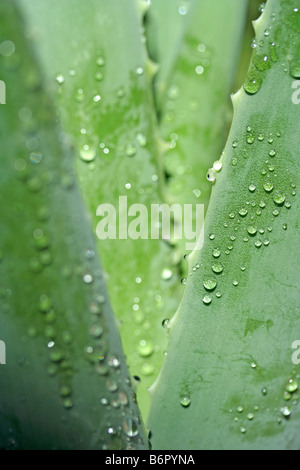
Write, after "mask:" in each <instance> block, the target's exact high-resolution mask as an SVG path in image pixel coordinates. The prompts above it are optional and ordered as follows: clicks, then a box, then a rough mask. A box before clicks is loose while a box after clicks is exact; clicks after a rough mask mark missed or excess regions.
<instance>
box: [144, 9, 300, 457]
mask: <svg viewBox="0 0 300 470" xmlns="http://www.w3.org/2000/svg"><path fill="white" fill-rule="evenodd" d="M255 31H256V43H255V44H254V46H255V45H256V47H254V53H253V57H252V63H251V65H250V68H249V72H248V75H247V78H246V81H245V84H244V88H243V89H241V90H240V91H239V92H238V93H237V94H236V95H235V96H234V98H233V102H234V119H233V124H232V127H231V131H230V134H229V138H228V142H227V144H226V148H225V152H224V155H223V157H222V159H221V163H222V165H223V169H222V171H221V172H220V174H218V175H217V178H216V183H215V187H214V189H213V192H212V197H211V201H210V205H209V209H208V212H207V217H206V222H205V243H204V247H203V249H202V250H201V251H200V252H196V251H194V252H193V253H192V254H191V255H190V257H189V258H190V259H189V267H190V269H191V268H192V267H193V266H197V267H198V269H196V270H195V272H194V271H192V272H193V274H192V276H190V277H189V278H188V281H187V284H186V290H185V293H184V296H183V300H182V302H181V305H180V308H179V309H178V311H177V313H176V315H175V317H174V318H173V319H172V320H171V322H170V330H169V337H170V338H169V340H170V341H169V347H168V350H167V356H166V359H165V362H164V365H163V368H162V370H161V374H160V378H159V380H158V381H157V382H156V384H155V385H154V386H153V389H152V400H153V401H152V410H151V413H150V419H149V426H150V428H151V431H152V435H153V439H152V443H153V447H154V448H155V449H170V448H171V449H299V426H300V408H299V404H298V400H297V390H298V385H299V377H300V374H299V365H297V364H298V363H299V337H300V319H299V318H300V317H299V300H300V299H299V266H300V258H299V250H298V246H299V245H298V243H299V241H300V240H299V211H300V203H299V196H298V187H299V185H300V177H299V175H300V172H299V156H298V149H299V145H300V141H299V138H300V137H299V104H298V103H299V102H300V100H299V80H298V79H299V77H300V68H299V50H300V42H299V38H300V35H299V33H300V2H299V1H298V0H297V1H296V0H283V1H276V0H269V1H268V2H267V5H266V8H265V10H264V12H263V14H262V16H261V17H260V18H259V20H258V21H257V22H256V24H255ZM297 346H298V352H297V349H296V348H297Z"/></svg>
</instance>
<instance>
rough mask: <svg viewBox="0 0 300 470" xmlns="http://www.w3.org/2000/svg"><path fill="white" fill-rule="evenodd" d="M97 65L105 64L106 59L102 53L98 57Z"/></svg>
mask: <svg viewBox="0 0 300 470" xmlns="http://www.w3.org/2000/svg"><path fill="white" fill-rule="evenodd" d="M96 65H98V67H103V66H104V65H105V59H104V57H103V56H102V55H99V56H98V57H97V59H96Z"/></svg>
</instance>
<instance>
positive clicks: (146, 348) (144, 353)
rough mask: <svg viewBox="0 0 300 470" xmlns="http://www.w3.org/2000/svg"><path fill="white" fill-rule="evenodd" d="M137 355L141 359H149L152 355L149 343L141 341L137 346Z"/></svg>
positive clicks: (151, 347)
mask: <svg viewBox="0 0 300 470" xmlns="http://www.w3.org/2000/svg"><path fill="white" fill-rule="evenodd" d="M138 353H139V355H140V356H141V357H150V356H151V355H152V353H153V346H152V344H151V342H149V341H148V342H147V341H145V340H141V341H140V344H139V346H138Z"/></svg>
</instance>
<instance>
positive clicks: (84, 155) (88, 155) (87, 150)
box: [79, 145, 96, 162]
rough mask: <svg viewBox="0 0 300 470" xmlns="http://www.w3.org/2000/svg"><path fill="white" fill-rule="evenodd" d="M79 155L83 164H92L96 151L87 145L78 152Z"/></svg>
mask: <svg viewBox="0 0 300 470" xmlns="http://www.w3.org/2000/svg"><path fill="white" fill-rule="evenodd" d="M79 155H80V157H81V159H82V160H83V161H84V162H92V161H93V160H95V157H96V150H95V149H94V148H91V147H90V146H89V145H84V146H83V147H82V148H81V149H80V151H79Z"/></svg>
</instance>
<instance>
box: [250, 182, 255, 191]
mask: <svg viewBox="0 0 300 470" xmlns="http://www.w3.org/2000/svg"><path fill="white" fill-rule="evenodd" d="M255 190H256V186H255V185H254V184H253V183H251V184H250V185H249V191H250V192H251V193H253V192H254V191H255Z"/></svg>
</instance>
